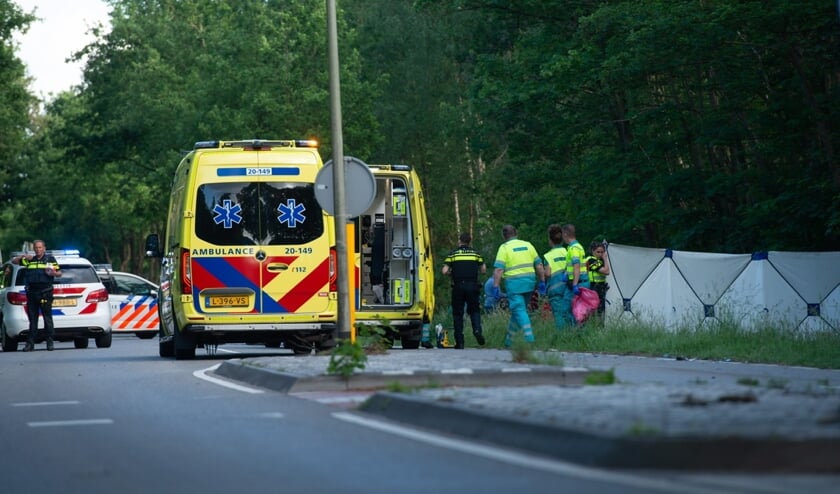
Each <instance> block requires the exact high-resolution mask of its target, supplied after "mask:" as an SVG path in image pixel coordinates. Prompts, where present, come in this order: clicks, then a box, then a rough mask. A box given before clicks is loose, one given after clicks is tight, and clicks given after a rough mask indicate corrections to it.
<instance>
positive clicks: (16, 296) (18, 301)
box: [6, 292, 26, 305]
mask: <svg viewBox="0 0 840 494" xmlns="http://www.w3.org/2000/svg"><path fill="white" fill-rule="evenodd" d="M6 300H8V301H9V303H10V304H12V305H24V304H25V303H26V294H25V293H17V292H9V293H7V294H6Z"/></svg>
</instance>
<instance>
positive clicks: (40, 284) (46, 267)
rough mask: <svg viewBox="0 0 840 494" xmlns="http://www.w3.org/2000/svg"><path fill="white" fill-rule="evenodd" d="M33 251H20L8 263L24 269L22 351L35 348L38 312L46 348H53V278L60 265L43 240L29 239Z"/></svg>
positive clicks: (56, 274) (59, 270)
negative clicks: (26, 328)
mask: <svg viewBox="0 0 840 494" xmlns="http://www.w3.org/2000/svg"><path fill="white" fill-rule="evenodd" d="M32 244H33V248H34V249H35V255H34V256H33V255H32V254H24V255H20V256H15V257H14V258H12V263H14V264H20V265H21V266H23V268H24V271H25V273H26V315H27V316H28V317H29V334H28V335H27V337H26V346H25V347H23V351H24V352H31V351H32V350H34V349H35V333H36V332H37V331H38V312H40V313H41V315H43V316H44V329H45V330H46V332H47V350H50V351H52V349H53V336H55V328H54V326H53V317H52V303H53V280H54V279H55V278H57V277H59V276H61V267H60V266H59V265H58V261H56V260H55V257H53V256H51V255H49V254H47V245H46V244H45V243H44V241H43V240H36V241H34V242H32Z"/></svg>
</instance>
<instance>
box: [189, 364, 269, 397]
mask: <svg viewBox="0 0 840 494" xmlns="http://www.w3.org/2000/svg"><path fill="white" fill-rule="evenodd" d="M220 365H222V364H216V365H214V366H212V367H208V368H206V369H200V370H197V371H195V372H193V376H195V377H197V378H199V379H203V380H205V381H207V382H211V383H213V384H218V385H219V386H223V387H225V388H229V389H233V390H236V391H242V392H243V393H251V394H255V395H258V394H262V393H265V391H263V390H261V389H256V388H249V387H248V386H242V385H241V384H236V383H232V382H230V381H225V380H222V379H219V378H216V377H212V376H208V375H207V373H208V372H212V371H214V370H216V369H218V368H219V366H220Z"/></svg>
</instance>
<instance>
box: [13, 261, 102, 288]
mask: <svg viewBox="0 0 840 494" xmlns="http://www.w3.org/2000/svg"><path fill="white" fill-rule="evenodd" d="M59 266H61V277H60V278H56V280H55V282H56V283H58V284H62V285H70V284H74V283H99V277H98V276H97V275H96V271H94V269H93V267H92V266H87V265H84V264H82V265H78V264H77V265H72V264H62V263H59ZM25 284H26V270H25V269H21V270H18V273H17V278H16V279H15V285H25Z"/></svg>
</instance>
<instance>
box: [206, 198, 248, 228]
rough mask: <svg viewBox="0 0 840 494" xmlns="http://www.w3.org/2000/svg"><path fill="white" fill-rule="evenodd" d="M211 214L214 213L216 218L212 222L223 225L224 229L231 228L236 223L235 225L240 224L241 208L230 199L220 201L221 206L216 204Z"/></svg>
mask: <svg viewBox="0 0 840 494" xmlns="http://www.w3.org/2000/svg"><path fill="white" fill-rule="evenodd" d="M213 212H214V213H216V217H215V218H213V221H215V222H216V224H217V225H218V224H219V223H224V225H223V226H224V228H233V224H234V223H236V224H237V225H238V224H240V223H242V214H240V213H241V212H242V207H241V206H239V204H233V202H232V201H231V200H230V199H225V200H224V201H222V204H221V205H219V204H216V206H215V207H214V208H213Z"/></svg>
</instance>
